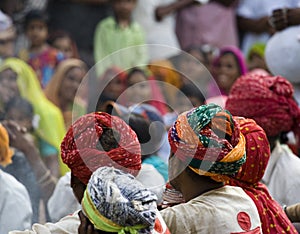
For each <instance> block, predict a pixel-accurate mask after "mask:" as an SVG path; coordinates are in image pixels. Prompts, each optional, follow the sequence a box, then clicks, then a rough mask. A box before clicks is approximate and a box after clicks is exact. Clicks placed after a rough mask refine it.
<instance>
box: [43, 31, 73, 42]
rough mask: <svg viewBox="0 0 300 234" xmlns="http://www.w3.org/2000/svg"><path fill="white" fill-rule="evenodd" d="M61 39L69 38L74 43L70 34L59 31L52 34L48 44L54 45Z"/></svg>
mask: <svg viewBox="0 0 300 234" xmlns="http://www.w3.org/2000/svg"><path fill="white" fill-rule="evenodd" d="M60 38H69V39H70V40H71V42H72V43H73V42H74V40H73V39H72V37H71V35H70V34H69V33H68V32H66V31H64V30H57V31H54V32H51V34H50V35H49V37H48V43H49V44H50V45H53V43H54V42H55V41H56V40H57V39H60Z"/></svg>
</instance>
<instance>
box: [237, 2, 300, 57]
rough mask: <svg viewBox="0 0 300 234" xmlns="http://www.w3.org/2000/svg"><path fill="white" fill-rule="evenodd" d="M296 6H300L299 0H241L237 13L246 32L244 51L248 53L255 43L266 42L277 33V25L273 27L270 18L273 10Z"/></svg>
mask: <svg viewBox="0 0 300 234" xmlns="http://www.w3.org/2000/svg"><path fill="white" fill-rule="evenodd" d="M295 7H300V2H299V1H298V0H286V1H281V0H254V1H247V0H241V1H239V4H238V7H237V10H236V14H237V23H238V27H239V29H240V31H241V32H242V33H243V34H244V36H243V40H242V43H241V48H242V51H243V53H244V54H245V55H246V54H248V53H249V49H250V48H251V46H252V45H253V44H254V43H257V42H259V43H266V42H267V41H268V39H269V38H270V36H271V35H272V34H273V33H275V30H276V25H274V27H272V24H273V22H271V21H270V19H269V17H270V16H271V15H272V12H273V10H276V9H279V8H281V9H283V8H295ZM270 22H271V23H270ZM282 22H283V21H282ZM278 23H280V22H278Z"/></svg>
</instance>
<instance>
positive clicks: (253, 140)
mask: <svg viewBox="0 0 300 234" xmlns="http://www.w3.org/2000/svg"><path fill="white" fill-rule="evenodd" d="M236 120H237V121H238V122H239V124H240V130H241V132H242V134H243V135H244V136H245V139H246V154H247V160H246V162H245V164H244V165H243V166H242V169H241V171H239V172H238V173H237V174H236V175H235V176H234V177H233V178H232V179H231V180H230V183H229V184H230V185H234V186H239V187H241V188H243V190H244V191H245V192H246V193H247V194H248V195H249V197H251V199H252V200H253V201H254V203H255V205H256V207H257V209H258V213H259V216H260V220H261V225H262V230H263V233H274V234H277V233H297V232H296V230H295V228H294V226H293V225H292V224H291V222H290V221H289V219H288V217H287V216H286V214H285V213H284V211H283V210H282V208H281V206H280V205H279V204H278V203H277V202H276V201H275V200H274V199H273V198H272V197H271V196H270V194H269V191H268V189H267V187H266V186H265V185H264V184H262V183H261V182H259V181H260V180H261V179H262V177H263V175H264V173H265V169H266V167H267V164H268V161H269V158H270V147H269V142H268V139H267V136H266V134H265V132H264V130H263V129H262V128H261V127H259V126H258V125H257V124H256V123H255V121H254V120H252V119H244V118H239V119H236Z"/></svg>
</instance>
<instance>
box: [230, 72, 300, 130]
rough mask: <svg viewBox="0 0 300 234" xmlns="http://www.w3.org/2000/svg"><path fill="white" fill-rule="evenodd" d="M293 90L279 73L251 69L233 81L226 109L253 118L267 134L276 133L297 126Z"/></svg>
mask: <svg viewBox="0 0 300 234" xmlns="http://www.w3.org/2000/svg"><path fill="white" fill-rule="evenodd" d="M293 94H294V90H293V86H292V84H291V83H290V82H288V81H287V80H286V79H285V78H283V77H281V76H262V75H258V74H251V73H250V74H247V75H245V76H242V77H240V78H239V79H237V81H236V82H235V83H234V85H233V87H232V88H231V91H230V94H229V96H228V99H227V102H226V109H227V110H229V111H230V112H231V113H232V114H233V115H237V116H243V117H246V118H251V119H254V120H255V121H256V123H257V124H259V125H260V126H261V127H262V128H263V129H264V130H265V132H266V134H267V136H278V135H279V134H280V133H281V132H289V131H291V130H294V131H297V130H298V131H299V129H300V125H299V121H300V110H299V107H298V105H297V103H296V101H295V100H294V98H293Z"/></svg>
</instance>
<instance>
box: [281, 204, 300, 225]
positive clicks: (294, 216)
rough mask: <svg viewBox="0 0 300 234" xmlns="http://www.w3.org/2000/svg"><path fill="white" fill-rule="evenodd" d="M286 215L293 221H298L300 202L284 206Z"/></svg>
mask: <svg viewBox="0 0 300 234" xmlns="http://www.w3.org/2000/svg"><path fill="white" fill-rule="evenodd" d="M284 211H285V213H286V215H287V217H288V218H289V219H290V221H291V222H293V223H298V222H300V203H297V204H295V205H291V206H286V207H284Z"/></svg>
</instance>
